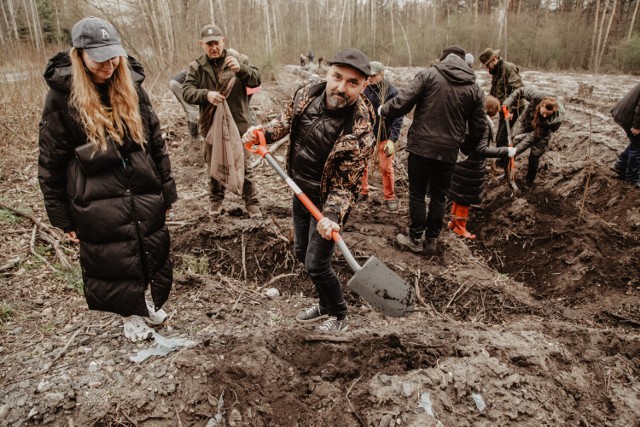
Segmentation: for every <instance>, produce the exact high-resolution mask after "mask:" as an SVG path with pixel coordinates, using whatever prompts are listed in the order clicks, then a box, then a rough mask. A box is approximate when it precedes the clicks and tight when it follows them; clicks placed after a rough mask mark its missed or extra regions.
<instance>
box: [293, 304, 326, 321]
mask: <svg viewBox="0 0 640 427" xmlns="http://www.w3.org/2000/svg"><path fill="white" fill-rule="evenodd" d="M327 317H329V315H328V314H327V313H323V312H322V310H321V309H320V306H319V305H318V304H316V305H313V306H311V307H309V308H305V309H304V310H302V311H301V312H300V313H298V315H297V316H296V320H297V321H298V322H300V323H309V322H315V321H316V320H322V319H326V318H327Z"/></svg>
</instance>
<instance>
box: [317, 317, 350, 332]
mask: <svg viewBox="0 0 640 427" xmlns="http://www.w3.org/2000/svg"><path fill="white" fill-rule="evenodd" d="M347 329H349V320H347V318H346V317H345V318H344V319H342V320H338V318H337V317H329V318H328V319H327V320H325V321H324V322H323V323H322V325H320V327H319V328H318V330H319V331H321V332H344V331H346V330H347Z"/></svg>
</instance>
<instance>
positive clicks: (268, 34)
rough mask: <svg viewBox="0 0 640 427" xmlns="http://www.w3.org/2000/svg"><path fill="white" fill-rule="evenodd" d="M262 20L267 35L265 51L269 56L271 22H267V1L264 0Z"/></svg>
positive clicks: (270, 52)
mask: <svg viewBox="0 0 640 427" xmlns="http://www.w3.org/2000/svg"><path fill="white" fill-rule="evenodd" d="M264 21H265V32H266V33H267V37H266V38H265V41H266V43H267V46H266V49H265V50H266V51H267V54H268V55H269V56H271V54H272V50H271V49H272V45H271V23H270V22H269V2H268V1H265V2H264Z"/></svg>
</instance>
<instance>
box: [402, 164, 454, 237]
mask: <svg viewBox="0 0 640 427" xmlns="http://www.w3.org/2000/svg"><path fill="white" fill-rule="evenodd" d="M455 166H456V165H455V163H445V162H441V161H438V160H433V159H427V158H426V157H422V156H418V155H416V154H413V153H409V220H410V224H409V236H410V237H411V238H413V239H420V238H421V237H422V233H423V232H424V233H425V235H426V237H427V238H436V237H438V236H439V235H440V229H441V228H442V219H443V218H444V207H445V202H446V198H447V193H448V192H449V185H450V184H451V176H452V175H453V170H454V168H455ZM427 189H428V190H429V194H430V196H431V201H430V202H429V215H428V216H427V210H426V209H427V204H426V203H425V201H424V198H425V196H426V195H427ZM425 230H426V232H425Z"/></svg>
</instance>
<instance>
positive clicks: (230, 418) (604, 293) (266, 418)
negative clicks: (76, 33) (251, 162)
mask: <svg viewBox="0 0 640 427" xmlns="http://www.w3.org/2000/svg"><path fill="white" fill-rule="evenodd" d="M414 72H415V69H406V68H398V69H393V70H390V72H389V75H390V77H391V79H392V81H394V82H395V83H396V84H397V85H398V86H400V87H402V86H403V85H405V84H407V83H408V82H409V81H410V79H411V77H412V75H413V74H414ZM309 76H310V74H309V73H307V72H304V73H300V72H299V70H298V69H297V67H288V68H285V69H284V70H283V71H282V73H281V74H280V75H279V76H278V77H277V79H276V81H274V82H270V83H268V84H265V85H264V87H263V91H262V93H260V94H258V95H256V96H255V98H254V100H253V101H252V103H253V106H254V108H255V109H256V111H257V114H258V116H259V117H260V118H261V119H262V120H264V119H266V118H269V117H272V116H273V115H274V114H275V113H276V112H277V111H278V109H279V106H280V105H282V102H283V101H284V100H285V99H286V97H287V96H289V95H290V94H291V93H292V91H293V90H294V88H295V87H296V85H297V84H298V83H299V82H300V81H301V79H303V78H308V77H309ZM523 76H524V79H525V82H526V84H529V85H534V86H537V87H541V88H546V89H549V90H551V91H555V92H556V93H557V94H558V95H560V96H561V97H562V98H563V99H564V101H565V104H566V107H567V120H566V122H565V124H564V125H563V126H562V128H561V129H560V131H559V132H558V133H557V135H556V137H555V139H554V141H553V142H552V144H551V149H550V151H549V152H548V153H546V154H545V156H544V157H543V159H542V167H541V172H540V174H539V178H538V182H539V185H538V186H537V187H536V188H535V189H533V190H531V191H528V192H519V193H515V194H514V193H513V192H512V191H511V190H510V189H508V188H507V187H506V185H504V183H503V182H501V181H499V180H498V178H497V177H496V176H495V175H496V174H495V173H494V172H492V171H491V170H489V173H488V179H487V193H486V196H485V198H484V200H483V202H482V204H481V205H480V206H474V207H473V208H472V218H471V220H470V223H469V229H470V230H472V231H473V232H475V233H477V234H478V240H477V241H475V242H473V243H471V242H466V241H463V240H460V239H459V238H456V237H455V236H454V235H453V234H452V233H450V232H449V231H447V230H444V231H443V233H442V235H441V239H440V242H439V247H438V254H437V255H436V256H434V257H429V258H426V257H424V256H419V255H416V254H413V253H407V252H402V251H400V250H399V249H398V248H397V247H395V246H394V244H393V241H394V237H395V235H396V234H397V233H399V232H404V231H405V230H406V226H407V216H408V213H407V179H406V166H405V159H406V152H405V151H403V147H404V142H405V141H406V139H405V138H406V129H407V127H408V125H409V124H410V117H408V118H406V119H405V124H404V129H403V137H402V139H401V142H400V152H399V154H398V156H397V159H396V175H397V176H396V181H397V188H398V194H399V197H400V212H399V213H397V214H392V213H389V212H387V211H385V209H384V205H383V203H382V195H381V190H380V186H381V184H380V179H379V175H377V172H374V177H373V181H372V183H373V185H374V186H375V187H377V188H376V189H375V190H374V191H373V193H372V195H371V196H370V198H369V200H368V201H367V202H365V203H363V204H359V205H357V206H356V208H355V209H354V211H353V213H352V215H351V217H350V222H349V224H348V226H347V228H346V230H345V232H344V237H345V240H346V242H347V244H348V245H349V246H350V248H351V249H352V251H353V252H354V254H355V255H356V258H357V259H358V260H359V261H360V262H361V263H362V262H364V261H365V260H366V259H367V258H368V257H369V256H370V255H373V254H375V255H376V256H377V257H378V258H380V259H381V260H382V261H383V262H385V263H386V264H387V265H388V266H390V267H391V268H392V269H393V270H395V271H396V272H397V273H398V274H400V275H401V276H402V277H403V278H405V279H406V281H407V282H409V283H410V284H412V285H413V286H415V289H416V291H417V295H418V301H417V304H416V311H415V312H414V313H413V314H412V315H411V316H409V317H407V318H401V319H396V318H386V317H385V316H383V315H381V314H380V313H378V312H376V311H375V310H373V309H372V308H371V307H370V306H369V305H368V304H367V303H365V302H364V301H362V300H361V299H359V298H358V296H357V295H356V294H354V293H352V292H350V291H349V289H348V288H347V289H346V294H347V298H348V303H349V307H350V316H351V329H350V331H348V332H347V333H345V334H343V335H341V336H339V337H332V336H326V335H319V334H318V333H316V332H315V327H316V325H311V326H301V325H299V324H296V322H295V321H294V320H293V317H294V316H295V314H296V313H297V312H298V310H300V309H301V308H303V307H306V306H308V305H309V304H311V303H313V302H314V293H313V289H312V285H311V283H310V281H309V278H308V277H307V276H306V275H305V273H304V272H303V271H302V270H301V267H300V265H299V264H298V263H297V262H296V261H295V259H294V256H293V253H292V250H291V249H292V227H291V217H290V201H291V195H290V193H289V191H288V190H287V188H286V187H285V186H284V185H283V184H282V183H281V182H280V181H279V180H278V179H277V176H276V175H275V174H274V173H273V172H272V171H271V170H270V169H269V167H268V165H266V164H263V163H261V164H260V165H259V166H258V168H259V173H260V175H261V177H260V187H261V193H260V199H261V203H262V208H263V212H264V213H265V219H264V221H257V220H252V219H249V218H248V217H247V216H246V215H245V214H244V212H243V210H242V203H241V200H240V199H239V197H237V196H235V195H229V197H227V200H226V201H225V214H224V215H223V217H222V218H215V219H213V218H210V217H209V216H208V215H207V213H206V207H207V198H206V194H207V192H206V191H207V190H206V184H205V178H204V175H203V164H202V161H201V158H200V146H199V144H198V143H195V142H192V141H191V140H190V138H189V136H188V133H187V129H186V125H185V121H184V119H183V114H182V112H181V110H180V107H179V105H178V104H177V102H176V101H175V100H174V99H173V98H172V95H171V94H170V93H169V92H168V90H167V91H165V90H164V88H162V87H160V86H161V85H160V84H157V85H155V86H153V85H150V86H151V87H150V89H151V92H152V95H153V99H154V103H155V106H156V109H157V111H158V113H159V116H160V119H161V121H162V123H163V127H164V130H165V133H166V139H167V143H168V146H169V149H170V153H171V159H172V164H173V169H174V173H175V177H176V181H177V184H178V190H179V193H180V197H181V198H180V200H179V201H178V202H177V203H176V205H175V206H174V210H173V217H172V219H171V223H170V227H171V231H172V244H173V259H174V261H175V287H174V290H173V292H172V295H171V298H170V300H169V302H168V303H167V305H166V306H165V309H166V310H167V312H168V313H169V314H170V319H169V320H168V321H167V322H166V324H165V325H163V326H162V327H158V328H157V332H158V333H159V334H161V335H162V336H164V337H167V338H172V337H179V338H187V339H190V340H192V341H193V342H194V345H193V346H192V347H185V348H181V349H178V350H177V351H174V352H172V353H170V354H168V355H166V356H152V357H150V358H148V359H146V360H145V361H143V362H139V363H135V362H133V361H131V360H130V357H132V356H135V355H137V354H140V352H144V350H148V349H149V348H151V346H152V345H153V344H152V343H149V342H146V343H138V344H134V343H131V342H128V341H127V340H125V338H124V336H123V334H122V324H121V321H120V319H118V318H117V317H116V316H114V315H111V314H108V313H99V312H90V311H89V310H88V309H87V308H86V304H85V302H84V299H83V296H82V294H81V280H80V273H79V267H78V261H77V253H76V248H74V247H72V246H70V245H69V244H67V243H64V244H62V245H59V244H58V243H57V240H56V238H57V237H59V234H56V233H57V232H56V231H55V230H52V229H50V228H48V227H47V219H46V216H45V214H44V209H43V205H42V201H41V195H40V192H39V189H38V185H37V179H36V175H37V167H36V158H37V142H36V141H37V136H36V131H37V129H36V127H35V126H33V125H32V124H27V123H37V120H38V117H39V114H40V110H39V108H40V105H41V101H42V98H41V97H40V98H37V99H34V100H32V101H29V106H30V107H31V108H30V110H29V111H28V112H27V113H24V114H22V113H21V114H16V115H13V116H10V117H7V122H6V124H7V126H8V127H10V128H11V129H14V131H13V138H12V140H10V141H3V143H2V146H1V147H0V167H1V168H2V169H1V170H0V180H1V186H2V188H3V190H2V192H3V196H2V198H1V199H0V202H1V204H2V206H3V209H0V230H1V231H2V233H1V234H0V239H1V241H2V247H3V251H2V253H1V254H0V274H1V275H2V276H1V277H2V279H1V280H2V285H1V287H0V301H1V306H0V366H1V367H2V369H1V372H0V390H2V392H1V393H0V425H7V426H21V425H37V424H47V425H55V426H205V425H208V426H214V425H215V426H375V427H388V426H496V425H500V426H543V425H547V426H557V425H574V426H638V425H640V422H639V421H638V420H639V419H640V381H639V375H640V333H639V328H640V297H639V296H640V279H639V277H640V276H639V265H640V263H639V262H638V259H639V258H640V249H639V245H638V237H639V235H640V212H639V207H638V206H639V204H638V195H639V194H640V190H638V189H637V188H633V187H632V186H630V185H628V184H626V183H624V182H622V181H620V180H618V179H616V178H615V177H614V176H613V173H612V172H611V171H610V170H609V166H610V165H611V164H612V162H613V161H614V160H615V158H616V155H617V153H618V152H620V151H621V150H622V149H623V148H624V147H625V145H626V144H625V137H624V134H623V132H622V131H621V129H619V128H618V126H617V125H615V124H614V123H613V121H612V120H611V119H610V117H609V114H608V111H609V110H610V108H611V106H612V104H613V103H615V101H616V100H617V99H619V98H620V97H621V96H623V95H624V94H625V93H626V91H628V90H629V89H630V88H631V87H632V86H633V85H634V84H636V83H637V78H636V77H630V76H593V75H584V74H579V75H578V74H557V73H554V74H551V73H541V72H524V73H523ZM479 78H480V81H481V83H482V84H483V87H484V88H485V89H486V90H487V91H488V82H487V75H486V73H484V72H480V73H479ZM579 83H584V84H586V85H587V86H593V94H592V95H591V96H590V95H588V94H584V92H583V93H581V94H579V93H578V92H579V91H578V85H579ZM9 85H10V84H9V83H5V84H2V87H1V89H2V90H3V93H4V95H5V96H7V94H10V93H12V92H11V91H13V90H15V91H16V95H15V96H16V97H17V96H19V90H18V89H15V88H14V87H13V86H9ZM42 90H43V93H44V87H42ZM275 155H276V157H277V158H279V159H280V160H283V156H284V150H283V149H280V150H278V151H275ZM518 168H519V172H518V173H519V176H520V177H523V176H524V173H525V170H526V160H525V159H522V160H521V161H519V162H518ZM373 169H375V168H373ZM14 210H17V212H16V211H14ZM21 213H23V214H25V215H22V214H21ZM34 222H35V223H36V226H35V227H34ZM34 229H35V231H34ZM52 236H55V238H52ZM56 248H57V251H58V252H59V253H61V255H59V256H56ZM61 259H69V260H70V263H71V265H70V267H65V266H64V265H63V264H62V261H61ZM334 265H335V267H336V269H337V271H338V273H339V275H340V277H341V278H342V279H343V280H344V282H345V283H346V282H347V280H348V279H349V277H350V276H351V271H350V269H349V267H348V265H347V264H346V262H345V261H344V260H343V258H341V256H340V255H336V258H335V263H334ZM345 287H346V286H345ZM269 288H275V289H277V290H278V291H279V294H280V295H279V296H276V297H269V296H267V294H266V290H267V289H269Z"/></svg>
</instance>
